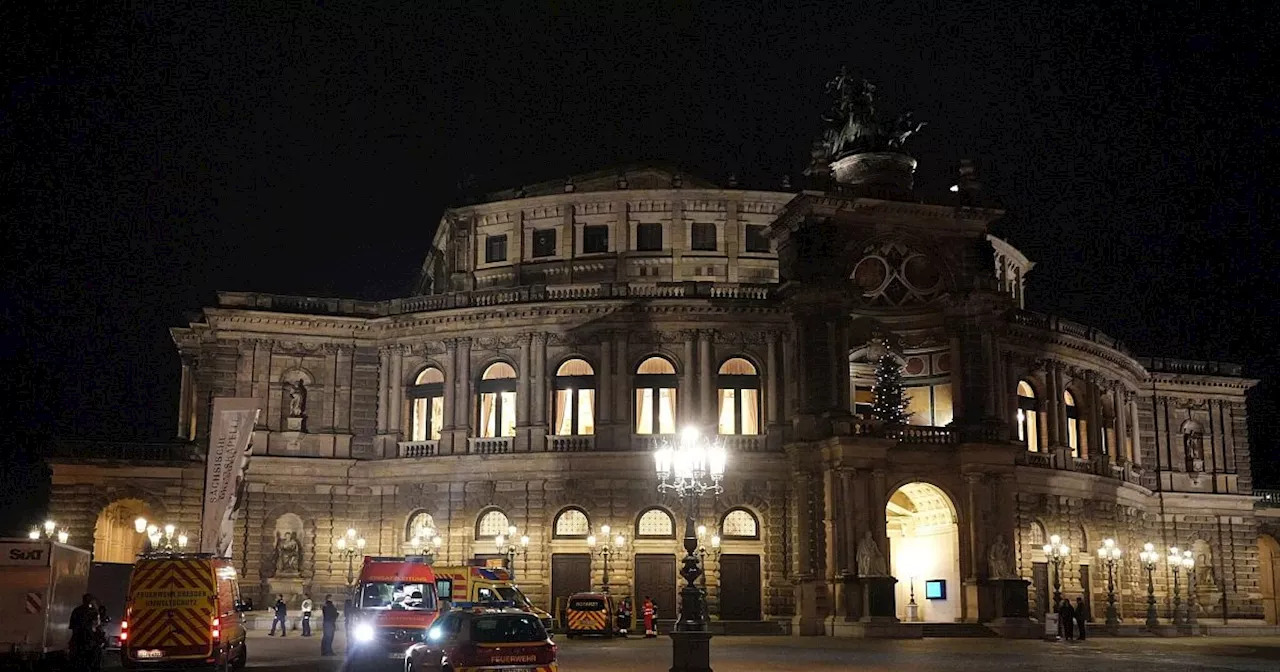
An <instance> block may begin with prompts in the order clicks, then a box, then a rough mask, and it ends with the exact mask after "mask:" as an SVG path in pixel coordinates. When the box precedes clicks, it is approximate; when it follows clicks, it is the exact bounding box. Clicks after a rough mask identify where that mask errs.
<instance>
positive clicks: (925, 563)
mask: <svg viewBox="0 0 1280 672" xmlns="http://www.w3.org/2000/svg"><path fill="white" fill-rule="evenodd" d="M885 520H886V522H887V527H888V534H889V571H890V572H891V573H892V574H893V576H894V577H895V578H897V579H898V584H897V586H896V590H897V608H898V618H900V619H902V620H903V621H907V620H910V619H909V617H910V616H911V613H910V611H911V610H910V606H909V605H910V602H911V594H912V588H913V587H914V593H915V604H916V605H917V608H916V613H915V620H917V621H929V622H934V623H950V622H955V621H958V620H960V618H961V610H960V593H961V589H962V587H961V585H960V532H959V528H958V527H957V526H956V509H955V505H954V504H953V503H952V502H951V498H950V497H948V496H947V494H946V493H945V492H943V491H942V490H941V489H940V488H938V487H937V486H934V485H930V484H928V483H907V484H906V485H903V486H902V487H900V488H898V489H897V490H896V491H894V493H893V496H892V497H890V498H889V502H888V504H887V505H886V506H885Z"/></svg>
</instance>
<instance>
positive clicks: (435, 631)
mask: <svg viewBox="0 0 1280 672" xmlns="http://www.w3.org/2000/svg"><path fill="white" fill-rule="evenodd" d="M443 636H444V631H442V630H441V629H440V628H438V627H436V628H431V629H430V630H428V631H427V639H429V640H431V641H433V642H438V641H440V638H441V637H443Z"/></svg>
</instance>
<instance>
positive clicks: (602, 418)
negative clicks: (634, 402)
mask: <svg viewBox="0 0 1280 672" xmlns="http://www.w3.org/2000/svg"><path fill="white" fill-rule="evenodd" d="M613 365H614V362H613V335H612V334H610V333H608V332H605V333H603V334H601V335H600V376H599V378H597V380H598V381H599V382H598V383H597V387H596V425H608V424H609V423H610V422H612V418H613V413H611V411H612V410H613V406H612V404H613Z"/></svg>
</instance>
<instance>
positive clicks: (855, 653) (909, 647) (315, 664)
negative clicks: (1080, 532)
mask: <svg viewBox="0 0 1280 672" xmlns="http://www.w3.org/2000/svg"><path fill="white" fill-rule="evenodd" d="M250 638H251V639H250V663H249V667H250V668H251V669H254V670H279V671H282V672H284V671H288V672H295V671H298V672H300V671H301V670H333V671H337V670H342V669H344V668H343V662H342V659H341V657H338V658H321V657H320V655H319V653H320V639H319V637H311V638H303V637H298V636H295V635H294V634H290V636H289V637H288V638H286V639H284V640H281V639H279V638H272V637H267V636H266V635H264V634H262V633H258V632H255V633H253V634H251V635H250ZM342 639H343V638H342V636H341V635H339V637H338V640H337V650H338V653H339V654H341V653H342V645H343V641H342ZM559 644H560V669H561V670H562V672H580V671H581V672H590V671H594V670H601V671H605V670H608V671H610V672H661V671H665V670H667V669H668V668H670V666H671V640H669V639H666V638H659V639H656V640H644V639H634V638H633V639H628V640H626V641H622V640H612V641H610V640H581V639H578V640H572V641H569V640H564V639H561V640H559ZM711 663H712V668H713V669H714V670H716V672H757V671H764V670H806V671H808V670H867V671H872V672H874V671H879V670H894V671H920V672H925V671H927V672H945V671H947V670H957V671H969V670H974V671H977V670H1008V671H1010V672H1012V671H1013V670H1046V671H1049V670H1052V671H1053V672H1068V671H1070V672H1076V671H1079V670H1087V671H1088V672H1111V671H1116V672H1138V671H1139V670H1164V671H1168V672H1175V671H1176V672H1182V671H1184V670H1186V671H1192V670H1244V671H1257V672H1274V671H1275V670H1280V638H1276V637H1271V638H1209V637H1200V638H1196V639H1190V638H1187V639H1156V638H1141V639H1138V638H1123V639H1121V638H1096V639H1090V640H1088V641H1086V642H1074V643H1065V642H1058V643H1047V642H1040V641H1030V640H1002V639H925V640H914V641H868V640H851V639H831V638H821V637H803V638H801V637H717V638H715V639H714V640H712V660H711ZM384 669H390V670H394V669H397V668H396V667H395V666H388V667H387V668H384ZM359 672H363V668H362V669H361V670H360V671H359Z"/></svg>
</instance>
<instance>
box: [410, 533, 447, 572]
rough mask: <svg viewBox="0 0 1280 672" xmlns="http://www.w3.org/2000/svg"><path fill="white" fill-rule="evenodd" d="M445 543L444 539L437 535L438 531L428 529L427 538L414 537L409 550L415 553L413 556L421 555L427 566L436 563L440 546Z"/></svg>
mask: <svg viewBox="0 0 1280 672" xmlns="http://www.w3.org/2000/svg"><path fill="white" fill-rule="evenodd" d="M443 543H444V539H443V538H442V537H440V535H438V534H436V531H435V530H433V529H431V528H427V535H426V536H425V537H421V536H417V535H414V537H413V538H412V539H410V540H409V550H410V551H413V555H420V556H422V558H423V559H424V560H426V561H427V564H433V563H434V562H435V561H436V554H437V553H439V552H440V546H441V545H442V544H443Z"/></svg>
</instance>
